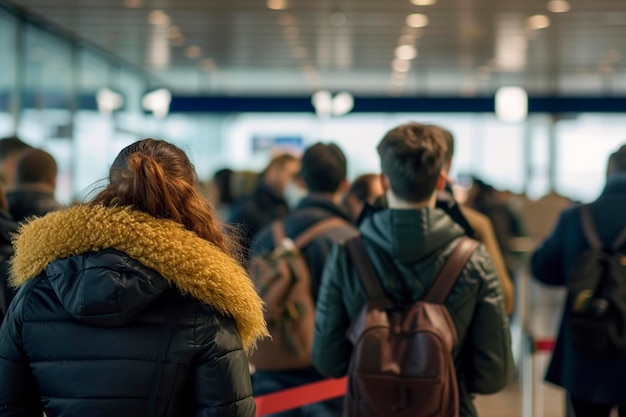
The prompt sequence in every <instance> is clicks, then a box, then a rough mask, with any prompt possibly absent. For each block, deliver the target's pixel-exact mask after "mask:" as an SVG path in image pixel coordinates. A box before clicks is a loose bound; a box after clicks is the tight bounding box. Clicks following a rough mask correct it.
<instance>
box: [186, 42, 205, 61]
mask: <svg viewBox="0 0 626 417" xmlns="http://www.w3.org/2000/svg"><path fill="white" fill-rule="evenodd" d="M200 55H202V49H201V48H200V47H199V46H197V45H191V46H188V47H187V49H185V56H186V57H187V58H190V59H195V58H199V57H200Z"/></svg>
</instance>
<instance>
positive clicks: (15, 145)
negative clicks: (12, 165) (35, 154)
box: [0, 136, 33, 161]
mask: <svg viewBox="0 0 626 417" xmlns="http://www.w3.org/2000/svg"><path fill="white" fill-rule="evenodd" d="M32 148H33V147H32V146H30V145H29V144H28V143H26V142H24V141H22V140H21V139H20V138H18V137H17V136H9V137H6V138H2V139H0V161H4V160H5V159H6V158H7V157H8V156H11V155H14V154H17V153H20V152H22V151H23V150H26V149H32Z"/></svg>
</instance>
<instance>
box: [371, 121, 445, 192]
mask: <svg viewBox="0 0 626 417" xmlns="http://www.w3.org/2000/svg"><path fill="white" fill-rule="evenodd" d="M447 148H448V147H447V145H446V140H445V138H444V135H443V134H442V130H441V128H439V127H435V126H429V125H423V124H420V123H407V124H403V125H400V126H398V127H396V128H394V129H392V130H390V131H389V132H387V134H386V135H385V137H384V138H383V140H382V141H381V142H380V144H379V145H378V155H379V156H380V161H381V166H382V171H383V173H384V174H385V175H386V176H387V178H388V179H389V185H390V187H391V190H392V191H393V192H394V194H396V195H397V196H398V197H399V198H401V199H403V200H405V201H407V202H410V203H418V202H422V201H425V200H427V199H428V198H429V197H430V196H431V195H432V193H433V192H434V191H435V187H436V186H437V180H438V179H439V176H440V174H441V170H442V169H443V166H444V164H445V162H446V161H445V155H446V152H447Z"/></svg>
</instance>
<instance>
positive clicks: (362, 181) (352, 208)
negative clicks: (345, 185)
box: [343, 174, 384, 220]
mask: <svg viewBox="0 0 626 417" xmlns="http://www.w3.org/2000/svg"><path fill="white" fill-rule="evenodd" d="M383 194H384V191H383V185H382V183H381V181H380V175H377V174H364V175H361V176H359V177H358V178H357V179H355V180H354V181H353V182H352V184H351V185H350V189H349V190H348V192H347V193H346V195H345V196H344V199H343V204H344V205H345V206H346V207H347V208H348V211H349V212H350V214H351V215H352V217H353V218H354V219H355V220H356V219H358V218H359V215H360V214H361V213H362V211H363V208H364V207H365V205H366V204H367V205H373V204H375V203H376V200H378V199H379V198H380V197H381V196H382V195H383Z"/></svg>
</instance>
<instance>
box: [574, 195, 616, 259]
mask: <svg viewBox="0 0 626 417" xmlns="http://www.w3.org/2000/svg"><path fill="white" fill-rule="evenodd" d="M580 224H581V225H582V228H583V233H584V235H585V238H586V239H587V241H588V242H589V244H590V245H591V247H592V248H593V249H595V250H601V249H602V246H604V245H603V243H602V239H600V236H599V235H598V232H597V231H596V226H595V223H594V221H593V214H592V212H591V206H590V205H588V204H583V205H582V206H580ZM620 237H621V235H620ZM624 238H626V236H624ZM618 239H619V238H618ZM618 243H619V242H618Z"/></svg>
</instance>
